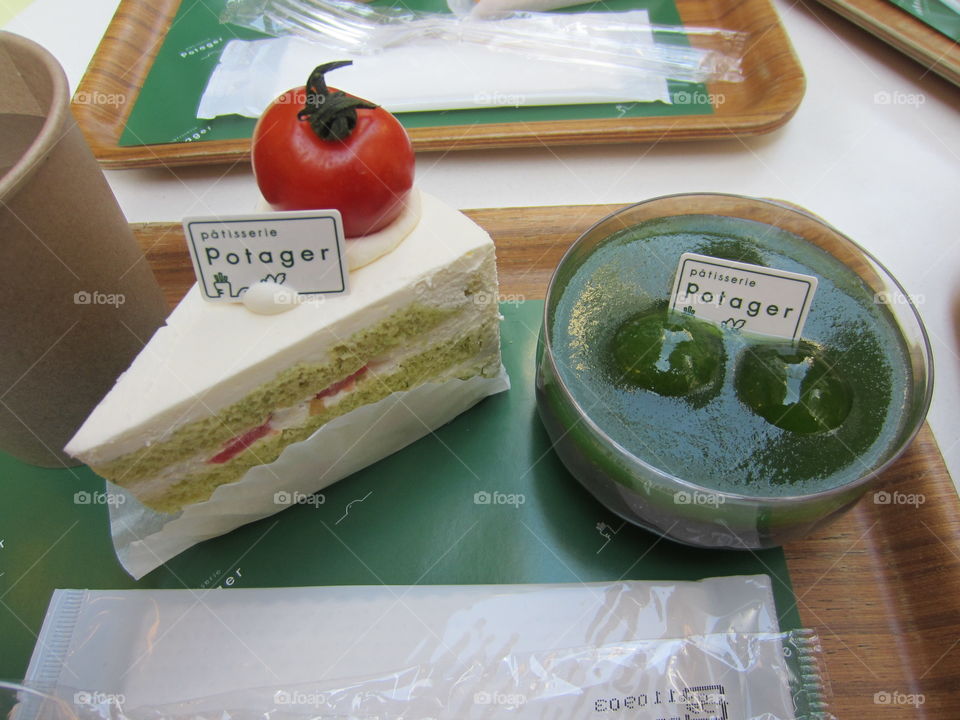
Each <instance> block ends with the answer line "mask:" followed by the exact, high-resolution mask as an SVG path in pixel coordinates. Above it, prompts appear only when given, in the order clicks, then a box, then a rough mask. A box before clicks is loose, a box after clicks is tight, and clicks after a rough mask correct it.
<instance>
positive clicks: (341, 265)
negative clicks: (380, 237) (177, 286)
mask: <svg viewBox="0 0 960 720" xmlns="http://www.w3.org/2000/svg"><path fill="white" fill-rule="evenodd" d="M183 233H184V235H185V236H186V238H187V246H188V248H189V250H190V259H191V261H192V262H193V269H194V272H195V273H196V275H197V284H198V285H199V287H200V291H201V293H202V294H203V297H204V298H205V299H206V300H210V301H213V302H241V300H242V297H243V294H244V292H246V291H247V289H248V288H249V287H250V286H251V285H253V284H254V283H258V282H271V283H276V284H278V285H283V286H285V287H288V288H290V289H291V290H293V291H295V292H297V293H299V294H300V295H320V294H333V293H344V292H346V291H347V260H346V250H345V244H344V236H343V225H342V223H341V220H340V213H339V212H338V211H336V210H309V211H293V212H272V213H264V214H259V215H236V216H231V217H196V218H186V219H184V221H183Z"/></svg>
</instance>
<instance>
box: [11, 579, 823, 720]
mask: <svg viewBox="0 0 960 720" xmlns="http://www.w3.org/2000/svg"><path fill="white" fill-rule="evenodd" d="M816 650H817V647H816V641H815V638H813V637H812V636H810V635H809V634H808V633H780V632H778V631H777V621H776V612H775V609H774V606H773V599H772V595H771V592H770V581H769V579H768V578H767V577H766V576H740V577H722V578H710V579H707V580H703V581H699V582H668V581H664V582H654V581H646V582H639V581H630V582H614V583H590V584H570V585H498V586H412V587H384V586H379V587H374V586H367V587H331V588H276V589H229V590H209V591H193V590H126V591H84V590H58V591H56V592H55V593H54V597H53V600H52V601H51V605H50V609H49V610H48V613H47V617H46V619H45V621H44V625H43V628H42V630H41V633H40V635H39V637H38V641H37V646H36V649H35V651H34V656H33V659H32V660H31V664H30V669H29V671H28V675H27V679H26V681H25V684H27V685H28V686H30V687H31V688H33V689H34V690H36V691H39V692H43V693H47V694H48V695H49V696H51V697H52V698H54V701H55V702H57V703H67V704H69V705H70V706H72V707H73V709H74V712H75V713H76V717H78V718H80V719H81V720H92V719H101V718H117V719H118V720H120V719H121V718H127V719H128V720H147V719H148V718H149V719H150V720H163V719H168V720H174V719H177V720H181V719H182V720H186V718H191V719H193V720H199V719H201V718H210V720H213V719H214V718H217V719H218V720H228V719H229V720H247V719H250V720H253V718H271V720H277V719H279V718H301V717H309V718H328V717H329V718H334V717H336V718H348V717H349V718H428V717H429V718H473V717H477V718H479V717H492V718H496V717H518V716H520V717H524V718H541V717H542V718H546V717H551V718H554V717H605V716H607V715H608V714H609V713H611V712H614V713H615V712H617V711H618V710H623V709H629V710H630V711H631V715H630V716H631V717H637V718H641V719H642V720H644V719H647V718H649V719H650V720H653V718H661V717H673V716H677V715H678V714H679V716H680V717H684V715H683V714H682V712H686V713H688V715H689V717H690V718H691V720H694V719H695V720H707V719H708V718H719V717H724V718H731V719H732V718H757V719H758V720H759V719H761V718H762V719H763V720H781V719H783V720H787V719H788V718H789V719H797V720H807V719H812V718H819V717H827V716H825V715H818V714H816V712H815V711H817V708H821V705H820V702H821V699H822V698H821V693H820V687H819V676H818V673H817V670H816V666H815V659H816ZM24 702H25V704H26V703H28V702H30V703H33V704H34V706H33V707H31V708H25V710H24V712H25V715H24V717H30V718H31V719H32V718H34V717H40V718H44V717H45V716H44V715H43V713H42V712H41V711H42V708H38V707H37V706H36V703H37V700H36V698H35V697H33V698H32V699H31V698H26V699H25V701H24ZM41 704H42V703H41ZM795 707H796V710H795ZM27 709H29V712H30V714H26V711H27ZM821 709H822V708H821ZM698 713H699V714H698ZM50 717H53V716H50Z"/></svg>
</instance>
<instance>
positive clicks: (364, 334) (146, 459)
mask: <svg viewBox="0 0 960 720" xmlns="http://www.w3.org/2000/svg"><path fill="white" fill-rule="evenodd" d="M455 313H456V311H454V310H440V309H437V308H428V307H423V306H421V305H412V306H410V307H408V308H405V309H403V310H401V311H399V312H396V313H394V314H393V315H391V316H390V317H389V318H387V319H386V320H384V321H383V322H382V323H379V324H378V325H376V326H374V327H371V328H366V329H364V330H361V331H360V332H357V333H355V334H354V335H352V336H351V337H349V338H347V339H345V340H344V341H343V342H339V343H337V344H336V345H334V346H333V347H332V348H330V349H329V351H328V360H327V361H326V362H324V363H323V364H306V363H298V364H297V365H294V366H293V367H290V368H287V369H285V370H282V371H281V372H280V373H279V374H278V375H277V377H276V378H275V379H274V380H272V381H270V382H268V383H266V384H264V385H262V386H260V387H258V388H257V389H256V390H254V391H253V392H252V393H250V394H249V395H246V396H245V397H243V398H241V399H240V400H238V401H237V402H235V403H233V404H232V405H229V406H228V407H226V408H224V409H223V410H220V411H219V412H217V413H216V414H215V415H209V416H207V417H204V418H202V419H200V420H197V421H195V422H192V423H189V424H186V425H183V426H181V427H180V428H178V429H177V430H176V431H175V432H174V433H173V434H172V435H171V437H170V438H169V439H168V440H166V441H164V442H160V443H154V444H151V445H149V446H147V447H143V448H140V449H138V450H136V451H134V452H132V453H128V454H126V455H123V456H122V457H119V458H117V459H116V460H114V461H112V462H110V463H107V464H106V465H102V466H96V467H94V469H95V470H96V471H97V472H98V473H99V474H100V475H102V476H103V477H105V478H107V479H108V480H110V481H111V482H114V483H116V484H117V485H121V486H124V487H128V486H131V485H133V484H134V483H135V482H136V481H137V480H142V479H143V478H148V477H152V476H153V475H156V474H157V472H158V471H159V470H161V469H162V468H165V467H167V466H168V465H171V464H173V463H175V462H179V461H181V460H184V459H186V458H189V457H192V456H193V455H196V454H197V453H199V452H202V451H204V450H209V451H211V452H210V454H211V455H212V454H214V452H213V451H215V450H216V449H218V448H219V446H220V445H221V444H222V443H224V442H226V441H228V440H230V439H231V438H234V437H236V436H237V435H239V434H240V433H242V432H243V431H245V430H248V429H250V428H251V427H255V426H257V425H259V424H261V423H262V422H263V420H264V418H265V417H266V416H267V414H268V413H269V412H270V411H271V410H273V409H275V408H278V407H280V408H283V407H290V406H292V405H295V404H297V403H299V402H301V401H303V399H304V398H306V397H311V396H313V395H314V394H316V393H319V392H322V391H323V390H325V389H326V388H328V387H330V386H331V385H333V384H334V383H336V382H337V381H340V380H343V379H344V378H346V377H349V376H350V375H352V374H353V373H355V372H357V371H358V370H359V369H360V368H361V367H363V366H364V365H365V364H366V363H367V362H368V361H369V360H370V359H371V358H375V357H378V356H380V355H383V354H384V353H386V352H387V351H388V350H391V349H392V348H395V347H397V346H398V345H401V344H402V343H404V342H408V341H409V340H410V339H411V338H415V337H416V336H417V335H418V334H420V333H423V332H428V331H430V330H432V329H433V328H435V327H436V326H437V325H439V324H440V323H441V322H442V321H443V320H444V318H446V317H448V316H450V315H451V314H455Z"/></svg>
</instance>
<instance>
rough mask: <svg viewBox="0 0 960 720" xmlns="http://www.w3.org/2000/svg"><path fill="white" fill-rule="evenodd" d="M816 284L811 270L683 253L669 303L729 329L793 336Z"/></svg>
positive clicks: (797, 333)
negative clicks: (793, 269)
mask: <svg viewBox="0 0 960 720" xmlns="http://www.w3.org/2000/svg"><path fill="white" fill-rule="evenodd" d="M816 290H817V278H815V277H814V276H812V275H803V274H801V273H795V272H790V271H788V270H778V269H777V268H769V267H763V266H762V265H751V264H749V263H742V262H737V261H735V260H726V259H723V258H715V257H709V256H707V255H698V254H696V253H684V254H683V255H681V256H680V264H679V265H678V267H677V273H676V275H675V277H674V281H673V293H672V294H671V298H670V309H671V310H673V311H676V312H679V313H683V314H685V315H693V316H695V317H698V318H700V319H701V320H707V321H709V322H713V323H716V324H718V325H721V326H723V327H726V328H729V329H731V330H739V331H742V332H750V333H757V334H760V335H770V336H772V337H778V338H786V339H788V340H799V339H800V336H801V334H802V333H803V326H804V323H806V321H807V315H808V314H809V312H810V304H811V303H812V302H813V295H814V293H815V292H816Z"/></svg>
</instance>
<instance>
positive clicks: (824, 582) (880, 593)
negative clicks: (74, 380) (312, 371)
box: [133, 205, 960, 720]
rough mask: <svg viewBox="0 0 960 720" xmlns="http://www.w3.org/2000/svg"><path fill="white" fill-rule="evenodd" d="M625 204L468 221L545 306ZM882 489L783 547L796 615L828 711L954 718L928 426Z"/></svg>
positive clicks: (507, 280) (143, 230)
mask: <svg viewBox="0 0 960 720" xmlns="http://www.w3.org/2000/svg"><path fill="white" fill-rule="evenodd" d="M619 207H621V206H616V205H590V206H568V207H544V208H498V209H487V210H468V211H466V214H467V215H469V216H470V217H471V218H473V219H474V220H475V221H476V222H477V223H479V224H480V225H481V226H483V227H484V228H485V229H486V230H487V231H488V232H490V234H491V235H492V236H493V238H494V242H495V243H496V246H497V265H498V269H499V273H500V290H501V294H502V296H504V297H505V298H510V299H529V300H532V299H540V298H543V296H544V293H545V290H546V287H547V283H548V282H549V279H550V276H551V274H552V272H553V269H554V267H556V265H557V262H558V261H559V260H560V257H561V256H562V255H563V253H564V251H565V250H566V249H567V247H568V246H569V245H570V244H571V243H572V242H573V241H574V240H576V238H577V237H578V236H579V235H580V233H582V232H583V231H584V230H586V229H587V228H588V227H589V226H590V225H592V224H593V223H594V222H596V221H597V220H599V219H601V218H602V217H604V216H606V215H608V214H609V213H610V212H612V211H613V210H616V209H618V208H619ZM133 228H134V231H135V233H136V235H137V237H138V238H139V240H140V243H141V245H142V246H143V248H144V250H145V253H146V256H147V259H148V260H149V262H150V264H151V266H152V268H153V270H154V272H155V273H156V275H157V279H158V280H159V282H160V284H161V286H162V287H163V288H164V289H165V291H166V293H167V299H168V301H169V302H170V304H171V306H173V305H174V304H175V303H176V302H177V301H178V300H179V299H180V298H181V297H182V296H183V294H184V293H185V292H186V291H187V289H188V288H189V287H190V286H191V285H192V284H193V282H194V276H193V270H192V268H191V265H190V260H189V257H188V255H187V251H186V244H185V242H184V238H183V233H182V230H181V228H180V226H179V225H176V224H172V223H162V224H161V223H151V224H139V225H134V226H133ZM886 481H887V483H888V484H887V486H886V490H887V491H888V492H889V493H890V498H889V499H890V502H889V503H883V502H882V500H883V499H886V498H885V497H884V496H881V497H880V498H879V499H880V500H881V502H877V499H878V498H875V497H874V495H872V494H868V495H867V496H865V497H864V499H863V500H861V501H860V503H859V504H858V505H856V506H855V507H854V508H853V510H852V511H851V512H849V513H847V514H846V515H844V516H842V517H841V518H840V519H838V520H837V521H836V522H835V523H834V524H833V525H831V526H830V527H828V528H826V529H824V530H822V531H820V532H819V533H817V534H816V535H814V536H813V537H810V538H807V539H805V540H803V541H800V542H796V543H793V544H791V545H790V546H788V547H787V548H786V552H787V559H788V564H789V567H790V573H791V577H792V579H793V584H794V590H795V593H796V597H797V604H798V607H799V611H800V616H801V618H802V619H803V623H804V625H805V626H806V627H810V628H813V629H815V630H816V631H817V632H818V633H819V635H820V637H821V640H822V644H823V647H824V665H825V668H826V673H827V676H828V679H829V681H830V683H831V685H832V696H833V700H832V702H833V705H832V710H833V712H834V714H835V715H836V716H837V717H838V718H840V719H841V720H847V719H849V720H857V719H859V718H883V719H890V720H900V719H904V720H905V719H906V718H935V719H937V720H946V719H947V718H955V717H958V716H960V710H958V709H957V708H958V706H957V699H956V698H957V679H958V678H960V611H958V607H960V504H958V498H957V493H956V490H955V489H954V485H953V482H952V480H951V479H950V476H949V474H948V472H947V469H946V466H945V465H944V463H943V458H942V457H941V455H940V451H939V449H938V448H937V445H936V442H935V440H934V438H933V435H932V433H931V432H930V429H929V427H927V426H924V428H923V429H922V430H921V432H920V434H919V436H918V437H917V439H916V440H915V441H914V442H913V444H912V445H911V446H910V447H909V448H908V450H907V451H906V453H905V454H904V455H903V456H902V457H901V458H900V460H899V461H898V462H897V463H896V464H895V465H894V466H893V467H892V468H891V469H890V470H889V471H888V472H887V474H886ZM894 493H898V494H899V495H894ZM910 696H914V697H913V698H911V697H910ZM887 699H889V700H890V702H889V703H886V702H884V701H885V700H887ZM911 699H912V700H913V701H914V702H916V703H919V701H920V700H921V699H922V700H923V703H922V704H909V703H910V701H911Z"/></svg>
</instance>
